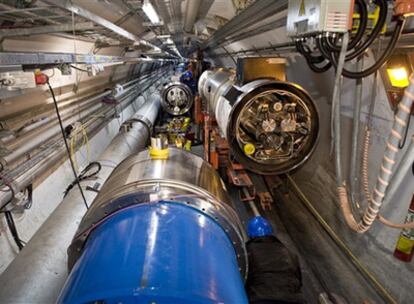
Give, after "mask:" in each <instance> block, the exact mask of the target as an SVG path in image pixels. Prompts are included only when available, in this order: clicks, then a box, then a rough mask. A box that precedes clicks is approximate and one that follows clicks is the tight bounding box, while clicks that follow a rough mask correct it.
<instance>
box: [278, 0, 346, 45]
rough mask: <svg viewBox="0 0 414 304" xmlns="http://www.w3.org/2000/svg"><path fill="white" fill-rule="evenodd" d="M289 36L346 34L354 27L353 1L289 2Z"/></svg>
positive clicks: (308, 0) (305, 0)
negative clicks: (326, 33)
mask: <svg viewBox="0 0 414 304" xmlns="http://www.w3.org/2000/svg"><path fill="white" fill-rule="evenodd" d="M288 3H289V4H288V17H287V26H286V27H287V35H288V36H289V37H303V36H307V35H310V34H315V33H323V32H335V33H344V32H346V31H347V30H348V29H350V28H351V26H352V14H353V10H354V1H353V0H289V1H288Z"/></svg>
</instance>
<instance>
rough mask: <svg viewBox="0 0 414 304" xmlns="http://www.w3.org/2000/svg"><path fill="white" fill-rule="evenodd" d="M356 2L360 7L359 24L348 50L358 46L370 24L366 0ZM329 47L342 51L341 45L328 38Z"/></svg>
mask: <svg viewBox="0 0 414 304" xmlns="http://www.w3.org/2000/svg"><path fill="white" fill-rule="evenodd" d="M355 4H356V5H357V7H358V12H359V16H360V17H359V20H360V22H359V26H358V30H357V32H356V34H355V36H354V37H353V38H352V39H351V41H350V42H349V44H348V51H349V50H352V49H353V48H354V47H356V46H357V44H358V43H359V42H360V41H361V40H362V38H363V37H364V33H365V30H366V28H367V25H368V9H367V5H366V3H365V1H364V0H357V1H355ZM328 47H329V49H330V50H332V51H336V52H340V51H341V46H339V45H336V44H335V43H333V42H331V40H330V39H329V38H328Z"/></svg>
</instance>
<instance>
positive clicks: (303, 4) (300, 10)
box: [299, 0, 306, 17]
mask: <svg viewBox="0 0 414 304" xmlns="http://www.w3.org/2000/svg"><path fill="white" fill-rule="evenodd" d="M304 15H306V11H305V0H302V2H301V3H300V7H299V17H300V16H304Z"/></svg>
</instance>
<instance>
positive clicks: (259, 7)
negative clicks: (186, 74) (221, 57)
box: [201, 0, 288, 49]
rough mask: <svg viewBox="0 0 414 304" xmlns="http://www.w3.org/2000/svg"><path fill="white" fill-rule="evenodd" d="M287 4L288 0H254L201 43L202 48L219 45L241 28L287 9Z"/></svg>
mask: <svg viewBox="0 0 414 304" xmlns="http://www.w3.org/2000/svg"><path fill="white" fill-rule="evenodd" d="M287 4H288V1H287V0H279V1H274V0H258V1H256V2H254V3H253V4H252V5H250V6H249V7H248V8H246V9H245V10H243V11H242V12H241V13H240V14H239V15H237V16H235V17H234V18H233V19H231V20H230V21H229V22H227V23H226V24H225V25H223V26H222V27H221V28H219V29H218V30H217V31H216V32H214V34H213V35H211V37H210V38H209V39H208V40H207V41H205V42H204V43H203V44H202V45H201V48H202V49H207V48H209V47H212V46H214V45H219V44H220V43H221V42H222V41H223V40H224V39H225V38H227V37H229V36H231V35H235V34H237V33H238V32H240V30H242V29H244V28H246V27H248V26H251V25H253V24H255V23H257V22H259V21H262V20H264V19H266V18H268V17H270V16H272V15H274V14H277V13H280V12H281V11H283V10H285V9H287Z"/></svg>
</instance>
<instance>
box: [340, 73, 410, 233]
mask: <svg viewBox="0 0 414 304" xmlns="http://www.w3.org/2000/svg"><path fill="white" fill-rule="evenodd" d="M413 101H414V73H413V74H411V76H410V85H409V86H408V87H407V88H406V89H405V91H404V96H403V98H402V100H401V101H400V103H399V104H398V109H397V112H396V114H395V116H394V123H393V126H392V129H391V132H390V134H389V136H388V140H387V143H386V148H385V152H384V156H383V160H382V163H381V166H380V172H379V174H378V177H377V182H376V184H375V188H374V191H373V194H372V198H371V199H370V200H368V208H367V209H366V210H365V212H364V215H363V218H362V220H361V221H359V222H357V221H356V219H355V218H354V216H353V214H352V211H351V207H350V203H349V201H348V194H347V188H346V185H345V184H344V183H342V184H340V185H338V196H339V202H340V205H341V209H342V211H343V214H344V217H345V220H346V223H347V224H348V226H349V227H350V228H351V229H352V230H354V231H356V232H358V233H364V232H366V231H368V229H369V228H370V227H371V225H372V224H373V223H374V221H375V220H376V219H377V218H378V217H379V212H380V209H381V207H382V204H383V202H384V197H385V196H386V195H387V188H388V185H389V183H390V180H391V177H392V174H393V171H394V165H395V163H396V159H397V155H398V152H399V148H398V145H399V143H400V141H401V139H402V137H403V133H404V132H403V131H404V129H405V128H406V127H407V122H408V118H409V115H411V107H412V105H413ZM336 140H337V141H338V140H339V138H336ZM394 228H397V227H394Z"/></svg>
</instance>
